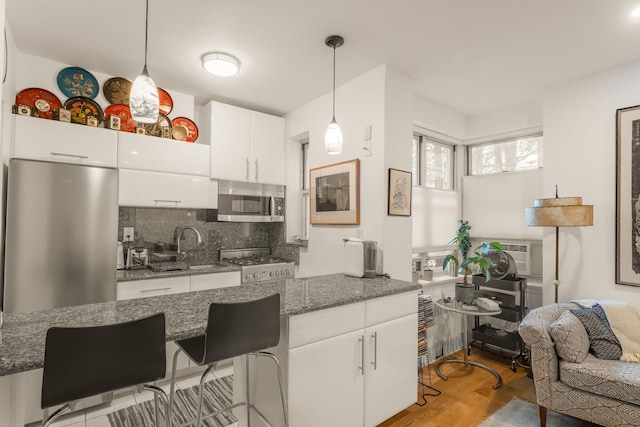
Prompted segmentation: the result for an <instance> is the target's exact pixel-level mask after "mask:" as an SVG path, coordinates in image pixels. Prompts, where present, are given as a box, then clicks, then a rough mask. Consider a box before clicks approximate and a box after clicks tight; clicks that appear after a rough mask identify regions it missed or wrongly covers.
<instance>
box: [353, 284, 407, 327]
mask: <svg viewBox="0 0 640 427" xmlns="http://www.w3.org/2000/svg"><path fill="white" fill-rule="evenodd" d="M365 304H366V309H367V321H366V325H367V326H373V325H377V324H379V323H383V322H387V321H389V320H393V319H398V318H400V317H403V316H407V315H409V314H415V313H417V312H418V291H415V292H406V293H404V294H397V295H389V296H386V297H381V298H374V299H371V300H368V301H366V302H365Z"/></svg>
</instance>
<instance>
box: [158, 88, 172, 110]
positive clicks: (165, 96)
mask: <svg viewBox="0 0 640 427" xmlns="http://www.w3.org/2000/svg"><path fill="white" fill-rule="evenodd" d="M158 99H159V101H160V112H161V113H162V114H169V113H170V112H171V110H173V98H171V95H169V92H167V91H166V90H164V89H162V88H161V87H159V88H158Z"/></svg>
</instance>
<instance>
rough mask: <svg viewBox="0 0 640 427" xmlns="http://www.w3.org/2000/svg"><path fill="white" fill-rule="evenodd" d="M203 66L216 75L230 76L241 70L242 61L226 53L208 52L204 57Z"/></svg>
mask: <svg viewBox="0 0 640 427" xmlns="http://www.w3.org/2000/svg"><path fill="white" fill-rule="evenodd" d="M202 66H203V67H204V69H205V70H207V71H208V72H210V73H211V74H213V75H214V76H220V77H230V76H235V75H236V74H238V71H240V62H239V61H238V59H237V58H235V57H233V56H231V55H228V54H226V53H221V52H214V53H207V54H206V55H205V56H203V57H202Z"/></svg>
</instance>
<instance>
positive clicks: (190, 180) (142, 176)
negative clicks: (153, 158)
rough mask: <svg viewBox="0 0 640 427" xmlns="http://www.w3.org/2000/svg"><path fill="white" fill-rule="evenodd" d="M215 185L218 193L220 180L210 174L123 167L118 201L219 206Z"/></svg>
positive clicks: (129, 204) (145, 204) (179, 205)
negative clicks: (214, 193)
mask: <svg viewBox="0 0 640 427" xmlns="http://www.w3.org/2000/svg"><path fill="white" fill-rule="evenodd" d="M212 188H215V191H216V192H217V182H215V181H211V179H210V178H209V177H208V176H197V175H182V174H175V173H164V172H149V171H138V170H132V169H120V183H119V194H118V200H119V204H120V206H136V207H156V208H159V207H163V208H199V209H207V208H216V207H217V199H216V198H215V197H212V195H211V191H212ZM214 204H215V205H214Z"/></svg>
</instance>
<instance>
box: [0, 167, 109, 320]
mask: <svg viewBox="0 0 640 427" xmlns="http://www.w3.org/2000/svg"><path fill="white" fill-rule="evenodd" d="M117 236H118V171H117V169H112V168H103V167H94V166H86V165H77V164H68V163H53V162H45V161H37V160H23V159H11V160H10V163H9V178H8V184H7V214H6V230H5V271H4V310H5V312H7V313H18V312H27V311H35V310H43V309H47V308H57V307H66V306H72V305H80V304H89V303H96V302H104V301H113V300H115V299H116V245H117V242H116V241H117Z"/></svg>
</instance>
